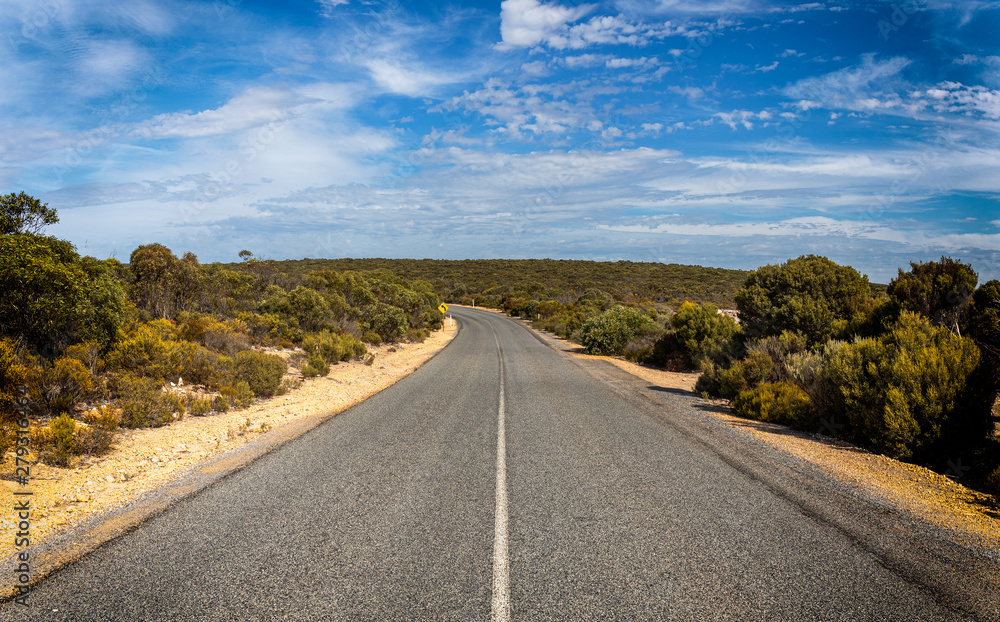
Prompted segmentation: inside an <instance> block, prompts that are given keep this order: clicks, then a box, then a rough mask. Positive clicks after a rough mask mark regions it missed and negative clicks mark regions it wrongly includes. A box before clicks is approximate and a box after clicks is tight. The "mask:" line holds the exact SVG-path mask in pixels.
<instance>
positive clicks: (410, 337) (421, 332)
mask: <svg viewBox="0 0 1000 622" xmlns="http://www.w3.org/2000/svg"><path fill="white" fill-rule="evenodd" d="M429 334H430V333H429V331H428V330H427V329H426V328H411V329H409V330H408V331H406V340H407V341H409V342H410V343H423V342H424V340H425V339H427V337H428V335H429Z"/></svg>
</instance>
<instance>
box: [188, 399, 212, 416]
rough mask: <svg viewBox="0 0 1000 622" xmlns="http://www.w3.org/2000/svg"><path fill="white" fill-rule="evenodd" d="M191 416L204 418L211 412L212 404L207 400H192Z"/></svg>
mask: <svg viewBox="0 0 1000 622" xmlns="http://www.w3.org/2000/svg"><path fill="white" fill-rule="evenodd" d="M190 409H191V416H193V417H204V416H205V415H207V414H209V413H210V412H212V402H211V401H209V400H208V399H193V400H191V404H190Z"/></svg>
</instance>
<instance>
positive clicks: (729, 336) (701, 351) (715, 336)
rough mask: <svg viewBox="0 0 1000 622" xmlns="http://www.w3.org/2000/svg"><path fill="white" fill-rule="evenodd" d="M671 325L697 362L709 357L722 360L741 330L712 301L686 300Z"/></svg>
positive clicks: (679, 340) (685, 349)
mask: <svg viewBox="0 0 1000 622" xmlns="http://www.w3.org/2000/svg"><path fill="white" fill-rule="evenodd" d="M670 324H671V325H672V326H673V327H674V331H675V332H676V339H677V341H678V343H679V344H680V345H681V346H682V347H683V349H684V352H685V353H686V354H687V355H688V357H690V359H691V360H692V361H693V362H694V363H695V364H696V365H698V364H700V363H701V361H703V360H706V359H707V360H712V361H716V362H718V361H720V360H722V358H723V356H724V354H725V352H726V351H727V350H729V349H730V342H731V341H732V340H733V338H734V337H735V336H736V334H737V333H739V330H740V327H739V325H737V324H736V321H735V320H733V318H731V317H729V316H728V315H722V314H721V313H719V309H718V307H716V306H715V305H713V304H709V303H706V304H704V305H698V304H694V303H691V302H685V303H684V304H682V305H681V307H680V308H679V309H678V310H677V313H675V314H674V316H673V317H672V318H670Z"/></svg>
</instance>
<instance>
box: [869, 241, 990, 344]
mask: <svg viewBox="0 0 1000 622" xmlns="http://www.w3.org/2000/svg"><path fill="white" fill-rule="evenodd" d="M978 280H979V277H978V275H977V274H976V271H975V270H973V269H972V266H969V265H967V264H964V263H962V262H961V261H955V260H954V259H952V258H951V257H942V258H941V260H940V261H928V262H926V263H924V262H920V263H916V262H910V271H909V272H903V269H902V268H900V269H899V276H897V277H896V278H895V279H893V280H892V282H890V283H889V288H888V290H887V292H888V294H889V297H890V298H892V299H893V300H894V301H895V302H896V303H897V304H898V305H899V307H900V309H904V310H906V311H913V312H914V313H919V314H920V315H923V316H924V317H926V318H928V319H930V320H931V321H932V322H934V323H935V324H937V325H938V326H944V327H945V328H947V329H948V330H950V331H951V332H953V333H955V334H956V335H957V334H961V328H960V327H961V326H962V325H964V324H966V322H967V321H968V318H969V309H970V307H969V302H970V301H971V300H972V295H973V293H974V292H975V291H976V282H977V281H978Z"/></svg>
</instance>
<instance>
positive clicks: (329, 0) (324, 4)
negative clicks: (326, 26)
mask: <svg viewBox="0 0 1000 622" xmlns="http://www.w3.org/2000/svg"><path fill="white" fill-rule="evenodd" d="M349 1H350V0H316V2H317V3H319V14H320V15H322V16H323V17H333V14H334V9H336V8H337V7H338V6H341V5H343V4H347V3H348V2H349Z"/></svg>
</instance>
